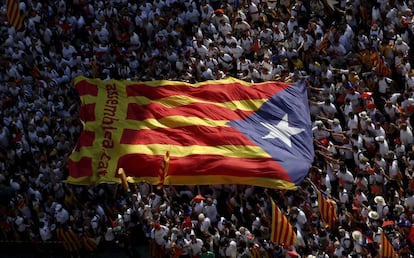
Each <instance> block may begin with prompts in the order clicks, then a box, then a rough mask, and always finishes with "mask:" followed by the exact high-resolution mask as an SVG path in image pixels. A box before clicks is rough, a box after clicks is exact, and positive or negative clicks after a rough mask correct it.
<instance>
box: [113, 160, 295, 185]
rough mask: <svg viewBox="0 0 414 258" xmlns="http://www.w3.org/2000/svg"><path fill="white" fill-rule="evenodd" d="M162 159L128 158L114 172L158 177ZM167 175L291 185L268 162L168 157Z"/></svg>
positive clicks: (119, 163) (273, 164)
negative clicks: (250, 179) (267, 180)
mask: <svg viewBox="0 0 414 258" xmlns="http://www.w3.org/2000/svg"><path fill="white" fill-rule="evenodd" d="M162 159H163V156H162V155H158V156H156V155H145V154H128V155H124V156H122V157H120V158H119V162H118V166H119V167H118V168H121V167H122V168H123V169H124V171H125V175H126V176H132V177H158V172H159V168H160V164H161V161H162ZM218 169H220V170H218ZM275 172H276V173H275ZM168 175H177V176H194V179H195V180H196V178H197V177H196V176H197V175H211V176H220V175H229V176H238V177H259V178H260V177H265V178H270V179H273V178H274V179H280V180H285V181H287V182H291V181H292V180H291V179H290V178H289V176H288V174H287V173H286V171H285V170H284V169H283V168H282V167H281V166H280V165H279V163H277V162H276V161H274V160H273V159H271V158H251V159H249V158H232V157H225V156H220V155H213V154H210V155H207V154H205V155H189V156H185V157H171V160H170V167H169V170H168Z"/></svg>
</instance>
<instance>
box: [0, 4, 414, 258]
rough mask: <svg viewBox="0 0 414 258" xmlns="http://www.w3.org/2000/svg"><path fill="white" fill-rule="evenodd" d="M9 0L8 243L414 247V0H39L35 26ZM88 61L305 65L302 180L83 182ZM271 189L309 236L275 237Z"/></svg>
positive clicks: (252, 70) (229, 67)
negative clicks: (308, 127)
mask: <svg viewBox="0 0 414 258" xmlns="http://www.w3.org/2000/svg"><path fill="white" fill-rule="evenodd" d="M5 2H6V1H1V13H2V15H0V33H1V41H0V42H1V47H0V54H1V59H0V62H1V65H0V69H1V72H0V105H1V110H0V118H1V119H0V203H1V204H0V209H1V211H0V240H1V243H6V242H16V243H32V244H33V247H36V248H38V249H39V248H42V243H43V244H45V243H60V244H62V246H63V247H64V248H61V247H59V248H56V249H57V250H54V251H55V254H56V253H62V255H63V254H64V253H66V254H67V255H71V256H73V257H77V256H88V255H91V252H95V251H96V250H105V249H108V248H111V247H114V246H118V247H119V248H121V249H122V250H124V251H125V252H126V253H127V254H129V255H130V256H131V257H134V256H135V257H137V256H138V255H139V253H138V252H139V251H137V249H136V248H134V247H135V246H138V245H140V244H141V245H142V243H144V244H147V245H148V246H150V249H151V255H152V256H153V257H232V258H233V257H297V256H300V257H347V258H348V257H378V255H379V243H380V233H381V231H382V232H384V233H385V234H386V236H387V238H388V239H389V241H390V242H391V243H392V245H393V247H394V249H395V250H396V251H397V252H398V255H399V256H400V257H412V255H411V253H414V249H413V243H411V242H410V239H411V237H412V234H410V232H411V231H410V230H411V224H412V222H413V219H414V217H413V211H414V192H413V189H414V150H413V141H414V138H413V133H412V124H411V118H412V115H413V113H414V98H413V89H414V70H413V69H412V65H413V57H414V55H413V53H412V51H413V50H414V49H413V47H412V46H413V44H412V43H413V28H414V27H413V26H414V25H413V22H414V19H413V11H412V7H413V2H412V1H411V0H393V1H383V0H377V1H368V0H358V1H348V0H347V1H342V0H341V1H338V3H333V4H330V3H328V2H326V1H320V0H303V1H286V0H285V1H283V0H279V1H258V0H246V1H244V0H227V1H226V0H210V1H207V0H202V1H193V0H183V1H176V0H166V1H164V0H154V1H143V0H138V1H132V2H131V1H125V0H104V1H94V0H71V1H64V0H56V1H35V0H33V1H30V0H27V1H21V2H20V9H21V12H22V14H24V16H25V21H24V26H23V28H22V29H20V30H16V29H14V28H13V27H11V26H10V25H9V24H8V22H7V21H6V18H5V17H6V15H5V13H6V10H5ZM78 75H84V76H87V77H93V78H101V79H103V80H109V79H126V80H155V79H169V80H180V81H186V82H199V81H204V80H213V79H221V78H224V77H226V76H233V77H236V78H239V79H241V80H246V81H249V82H261V81H269V80H277V81H288V82H289V81H291V82H292V81H295V80H297V79H305V80H306V81H307V86H308V89H309V92H308V94H309V105H310V111H311V117H312V122H313V123H314V124H313V126H314V127H313V135H314V145H315V162H314V163H313V165H312V168H311V169H310V173H309V176H308V177H307V179H306V180H305V181H304V182H303V184H302V186H301V187H300V188H299V189H298V190H297V191H282V190H274V189H262V188H259V187H254V186H244V185H217V186H194V187H192V186H185V187H173V186H169V187H164V188H163V189H162V190H157V189H156V188H153V187H152V186H150V185H147V184H145V183H140V184H135V185H132V184H131V185H130V187H131V189H130V191H126V190H125V189H124V188H122V186H119V185H104V184H102V185H98V186H96V187H86V186H74V185H68V184H66V183H63V182H62V181H63V180H64V179H65V178H66V176H67V175H68V171H67V159H68V156H69V155H70V153H71V150H72V149H73V147H74V145H75V143H76V141H77V137H78V136H79V133H80V131H81V130H82V125H81V122H80V121H79V116H78V112H79V104H80V102H79V99H78V97H77V94H76V92H75V91H74V89H73V88H72V84H71V81H72V79H73V78H74V77H76V76H78ZM314 185H316V186H317V187H318V188H319V189H321V190H322V191H324V192H325V193H326V194H327V195H330V196H331V198H333V199H334V200H336V202H337V205H338V214H339V220H338V225H337V227H335V228H329V227H327V226H326V224H325V223H323V221H321V218H320V216H319V210H318V206H317V197H316V192H315V189H314V187H313V186H314ZM270 198H272V199H274V200H275V201H276V202H277V205H278V206H279V207H280V208H281V209H282V210H283V211H284V212H285V213H286V216H287V217H288V218H289V219H290V221H291V223H292V225H294V228H295V230H296V233H297V244H296V245H295V246H283V245H276V244H274V243H271V242H269V234H270V228H269V227H270V224H269V222H270V217H271V213H270V208H269V207H270V206H269V205H270V202H269V200H270ZM51 246H53V245H51ZM43 248H44V247H43ZM34 250H36V249H34ZM52 250H53V247H50V248H48V250H47V251H50V252H51V251H52Z"/></svg>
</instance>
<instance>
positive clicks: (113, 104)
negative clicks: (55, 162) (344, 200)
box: [67, 77, 313, 189]
mask: <svg viewBox="0 0 414 258" xmlns="http://www.w3.org/2000/svg"><path fill="white" fill-rule="evenodd" d="M74 85H75V88H76V90H77V92H78V94H79V96H80V100H81V108H80V118H81V120H82V122H83V125H84V127H83V130H82V132H81V134H80V137H79V140H78V142H77V145H76V147H75V149H74V150H73V153H72V154H71V156H70V158H69V177H68V179H67V182H68V183H72V184H96V183H102V182H118V183H120V182H121V180H120V178H119V176H118V173H117V171H118V170H119V169H120V168H122V169H123V171H124V173H125V175H126V177H127V178H128V181H129V182H131V183H133V182H142V181H146V182H148V183H151V184H153V185H157V184H158V183H159V182H160V181H161V179H162V178H160V177H161V176H160V173H159V171H160V166H161V164H162V160H163V159H164V157H165V154H166V153H167V152H168V153H169V162H168V164H169V167H168V171H167V173H166V174H165V176H164V178H163V185H208V184H248V185H256V186H262V187H268V188H279V189H296V186H297V185H298V184H300V183H301V181H302V180H303V178H304V177H305V176H306V175H307V174H308V171H309V168H310V165H311V163H312V161H313V143H312V133H311V122H310V115H309V105H308V99H307V91H306V87H305V82H304V81H299V82H297V83H294V84H287V83H281V82H273V81H272V82H263V83H257V84H251V83H247V82H244V81H241V80H238V79H235V78H227V79H223V80H217V81H206V82H201V83H197V84H189V83H184V82H178V81H166V80H161V81H150V82H133V81H117V80H110V81H102V80H99V79H87V78H85V77H77V78H76V79H75V80H74Z"/></svg>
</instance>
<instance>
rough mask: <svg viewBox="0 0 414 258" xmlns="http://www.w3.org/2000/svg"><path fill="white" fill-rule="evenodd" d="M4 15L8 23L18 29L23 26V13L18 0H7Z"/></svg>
mask: <svg viewBox="0 0 414 258" xmlns="http://www.w3.org/2000/svg"><path fill="white" fill-rule="evenodd" d="M6 17H7V21H8V22H9V24H10V25H11V26H13V27H15V28H16V29H17V30H19V29H20V28H21V27H22V26H23V14H22V12H21V11H20V3H19V1H18V0H7V2H6Z"/></svg>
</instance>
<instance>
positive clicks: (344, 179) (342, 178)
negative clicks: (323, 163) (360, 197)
mask: <svg viewBox="0 0 414 258" xmlns="http://www.w3.org/2000/svg"><path fill="white" fill-rule="evenodd" d="M337 176H338V179H339V184H340V185H342V186H343V187H344V188H345V189H346V190H347V191H348V192H350V191H352V188H353V186H354V176H353V175H352V173H351V172H350V171H349V170H348V169H347V167H346V166H345V164H342V165H341V166H340V167H339V173H338V174H337Z"/></svg>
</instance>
